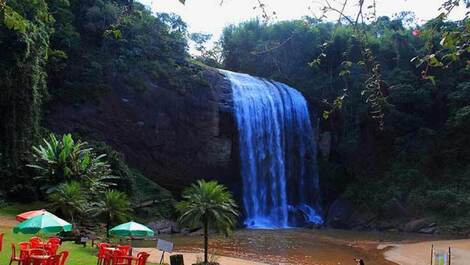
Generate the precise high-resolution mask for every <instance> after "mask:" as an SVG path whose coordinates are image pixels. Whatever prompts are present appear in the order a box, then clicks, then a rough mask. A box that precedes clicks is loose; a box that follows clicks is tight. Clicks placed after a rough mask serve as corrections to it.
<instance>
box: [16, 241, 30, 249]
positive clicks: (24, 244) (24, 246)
mask: <svg viewBox="0 0 470 265" xmlns="http://www.w3.org/2000/svg"><path fill="white" fill-rule="evenodd" d="M18 246H20V250H21V251H29V249H30V248H31V243H29V242H20V243H19V244H18Z"/></svg>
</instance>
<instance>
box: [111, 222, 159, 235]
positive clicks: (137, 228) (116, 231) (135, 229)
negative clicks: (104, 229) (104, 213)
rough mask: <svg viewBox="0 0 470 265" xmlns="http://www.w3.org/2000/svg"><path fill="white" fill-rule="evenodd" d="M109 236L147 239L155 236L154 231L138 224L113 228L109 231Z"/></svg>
mask: <svg viewBox="0 0 470 265" xmlns="http://www.w3.org/2000/svg"><path fill="white" fill-rule="evenodd" d="M109 234H111V235H115V236H131V237H132V236H135V237H147V236H153V235H155V233H154V232H153V231H152V229H150V228H148V227H146V226H145V225H142V224H139V223H136V222H129V223H125V224H120V225H118V226H116V227H114V228H112V229H111V230H109Z"/></svg>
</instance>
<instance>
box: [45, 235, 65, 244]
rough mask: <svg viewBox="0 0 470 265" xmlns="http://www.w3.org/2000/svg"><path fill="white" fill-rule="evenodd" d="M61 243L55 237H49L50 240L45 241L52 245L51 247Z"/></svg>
mask: <svg viewBox="0 0 470 265" xmlns="http://www.w3.org/2000/svg"><path fill="white" fill-rule="evenodd" d="M61 242H62V240H60V238H58V237H56V236H53V237H50V238H49V239H48V240H47V243H49V244H53V245H60V243H61Z"/></svg>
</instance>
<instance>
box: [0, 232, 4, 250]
mask: <svg viewBox="0 0 470 265" xmlns="http://www.w3.org/2000/svg"><path fill="white" fill-rule="evenodd" d="M4 235H5V234H4V233H1V234H0V252H2V250H3V236H4Z"/></svg>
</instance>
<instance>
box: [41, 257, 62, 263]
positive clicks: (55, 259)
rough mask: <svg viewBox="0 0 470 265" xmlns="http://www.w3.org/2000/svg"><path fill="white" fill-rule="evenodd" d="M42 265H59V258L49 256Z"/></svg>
mask: <svg viewBox="0 0 470 265" xmlns="http://www.w3.org/2000/svg"><path fill="white" fill-rule="evenodd" d="M44 264H45V265H59V264H60V256H59V255H53V256H50V257H49V258H48V259H47V260H46V262H45V263H44Z"/></svg>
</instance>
